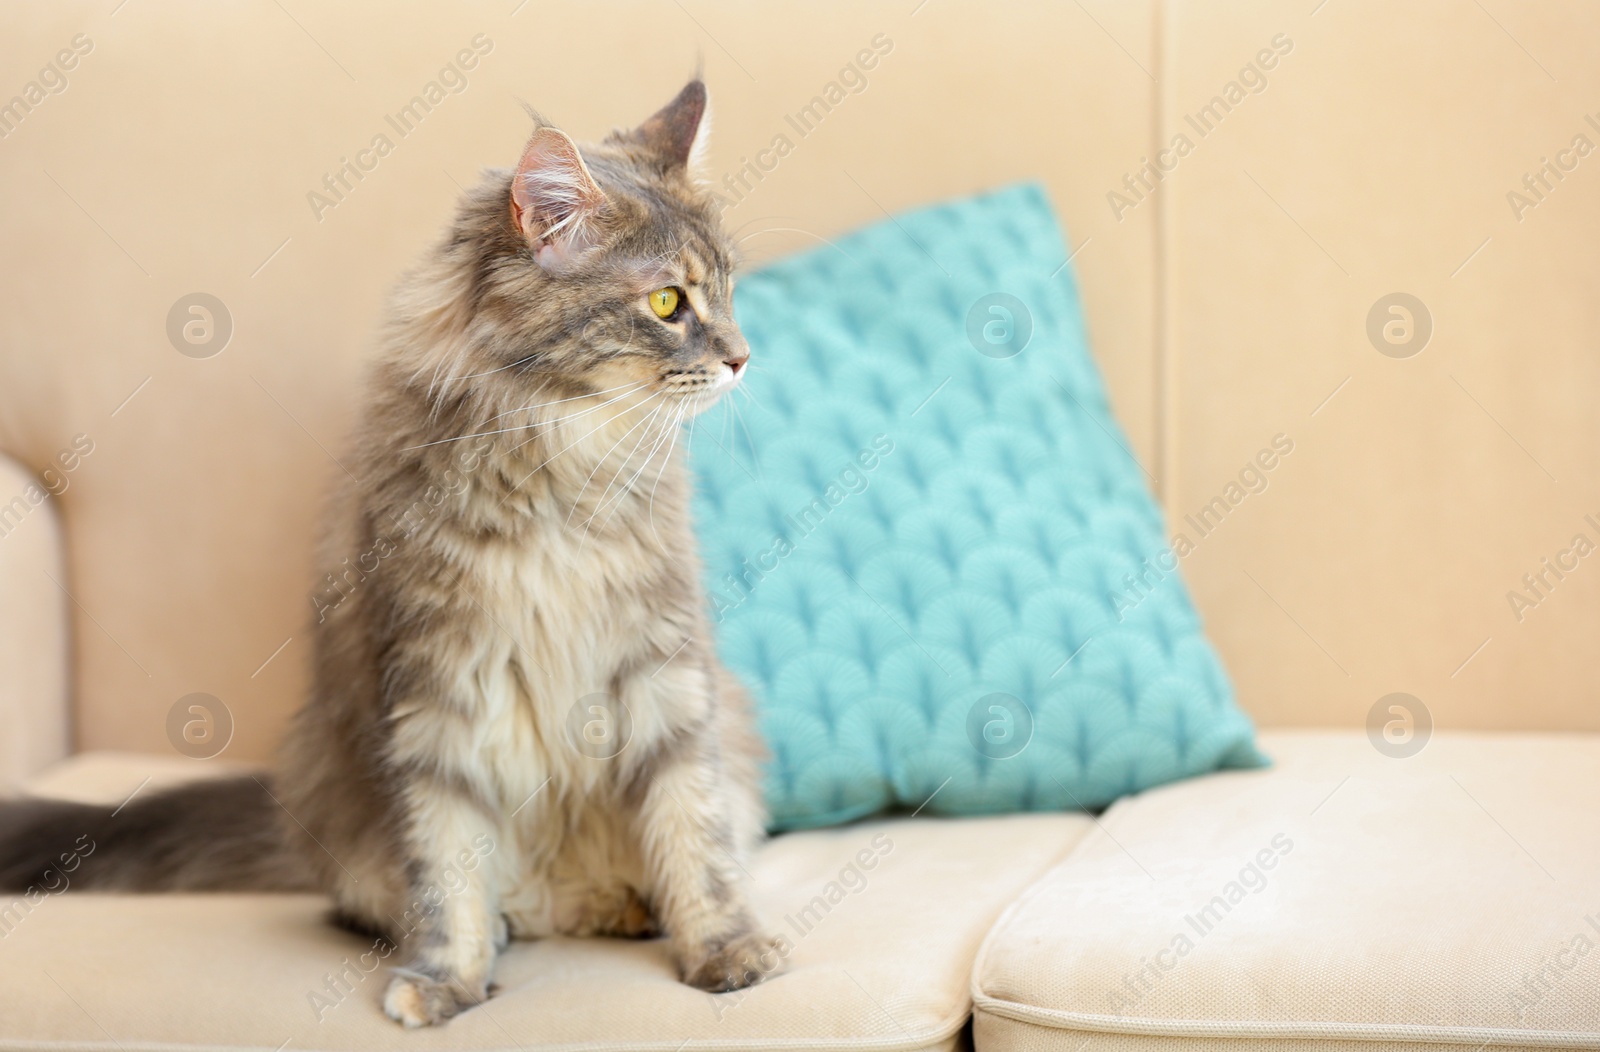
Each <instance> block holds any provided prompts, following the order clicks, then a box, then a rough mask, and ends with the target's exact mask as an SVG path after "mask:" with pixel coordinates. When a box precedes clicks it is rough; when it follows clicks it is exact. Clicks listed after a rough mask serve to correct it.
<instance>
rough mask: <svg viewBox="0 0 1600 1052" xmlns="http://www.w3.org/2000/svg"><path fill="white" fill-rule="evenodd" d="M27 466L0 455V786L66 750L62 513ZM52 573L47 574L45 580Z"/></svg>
mask: <svg viewBox="0 0 1600 1052" xmlns="http://www.w3.org/2000/svg"><path fill="white" fill-rule="evenodd" d="M55 504H56V502H55V501H54V500H51V499H48V496H47V491H46V490H45V488H44V487H43V486H42V485H41V484H40V482H39V480H38V478H36V477H35V476H34V474H33V473H32V472H31V471H29V470H28V469H26V468H24V467H23V466H22V465H20V464H18V463H17V462H16V461H14V460H11V459H10V458H8V457H6V456H4V455H0V728H3V730H0V791H4V792H12V791H14V790H15V789H16V788H17V787H18V786H19V785H20V784H21V783H22V782H23V781H24V780H25V779H27V778H28V777H29V776H30V775H32V774H34V773H35V772H37V771H39V770H41V769H42V768H44V767H45V766H47V765H49V764H51V763H54V762H55V761H57V760H59V759H61V758H62V757H64V756H65V755H66V754H67V751H68V748H69V740H70V735H71V712H70V709H69V699H68V690H67V675H68V673H67V669H68V665H67V661H68V610H67V607H68V605H69V604H70V602H71V600H70V599H69V598H68V597H67V595H66V593H65V592H63V591H62V589H61V586H60V585H58V584H57V583H56V582H57V581H59V582H61V584H66V583H67V582H66V569H65V565H64V562H65V559H64V555H65V553H64V546H63V544H62V533H61V519H60V517H59V516H58V515H57V514H56V508H55ZM52 578H54V580H52Z"/></svg>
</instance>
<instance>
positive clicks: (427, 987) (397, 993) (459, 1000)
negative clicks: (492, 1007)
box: [383, 968, 489, 1027]
mask: <svg viewBox="0 0 1600 1052" xmlns="http://www.w3.org/2000/svg"><path fill="white" fill-rule="evenodd" d="M488 996H489V991H488V988H487V986H485V987H484V988H483V989H481V990H478V991H477V992H476V995H474V993H473V991H471V990H468V989H467V988H466V986H464V985H463V984H462V983H461V981H460V980H458V979H452V980H446V979H434V978H432V977H430V976H426V975H423V974H422V973H421V972H413V971H410V970H409V969H402V968H396V969H395V970H394V975H393V977H392V978H390V980H389V989H388V990H387V991H385V992H384V995H383V1011H384V1013H385V1014H387V1015H388V1017H389V1018H390V1019H393V1020H394V1021H395V1022H397V1023H399V1024H400V1025H401V1026H405V1027H419V1026H438V1025H439V1024H440V1023H443V1022H445V1021H446V1020H448V1019H449V1018H450V1017H451V1016H453V1015H456V1014H457V1013H459V1012H461V1011H462V1010H463V1009H467V1008H471V1007H473V1006H474V1005H477V1004H481V1003H482V1002H483V1000H484V999H485V998H486V997H488Z"/></svg>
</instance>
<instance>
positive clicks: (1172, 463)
mask: <svg viewBox="0 0 1600 1052" xmlns="http://www.w3.org/2000/svg"><path fill="white" fill-rule="evenodd" d="M1170 3H1171V0H1155V2H1154V9H1153V12H1152V16H1151V17H1152V21H1153V22H1154V26H1153V32H1152V44H1151V50H1152V51H1153V52H1154V55H1153V61H1152V63H1151V64H1152V65H1153V66H1154V67H1155V70H1156V83H1155V88H1154V91H1153V93H1152V94H1153V99H1152V102H1151V106H1150V111H1151V137H1152V139H1153V140H1154V141H1153V142H1152V143H1151V147H1150V152H1151V156H1152V157H1153V156H1156V154H1157V153H1158V152H1159V151H1160V150H1161V148H1162V146H1163V144H1164V143H1166V142H1167V130H1168V129H1167V114H1168V112H1169V110H1170V106H1169V103H1170V99H1169V98H1168V90H1169V89H1168V85H1169V84H1171V83H1172V81H1173V77H1172V70H1171V68H1170V67H1171V65H1172V63H1173V61H1174V57H1175V51H1176V49H1175V48H1174V47H1173V41H1172V39H1171V25H1172V21H1173V18H1172V12H1171V11H1170V10H1169V9H1168V8H1169V4H1170ZM1162 189H1166V190H1167V192H1166V193H1162V192H1161V190H1162ZM1151 196H1152V197H1153V198H1154V199H1155V200H1154V201H1153V202H1152V203H1153V204H1154V205H1155V220H1154V222H1155V231H1154V233H1153V235H1152V237H1153V240H1154V245H1153V248H1152V255H1153V256H1154V268H1153V270H1154V278H1153V280H1152V282H1151V284H1152V286H1153V287H1152V289H1151V298H1152V300H1153V301H1154V303H1153V305H1152V315H1153V318H1152V322H1151V325H1152V330H1153V332H1152V335H1153V341H1152V342H1153V344H1154V352H1155V355H1154V357H1155V361H1154V363H1153V369H1154V378H1155V383H1154V388H1155V392H1154V394H1155V399H1154V400H1155V406H1154V412H1155V429H1154V430H1155V445H1156V448H1155V458H1156V470H1155V476H1156V499H1157V500H1159V501H1160V502H1161V505H1162V507H1163V509H1164V510H1165V511H1166V514H1167V521H1168V522H1174V521H1176V518H1177V501H1178V450H1177V430H1178V429H1177V415H1178V411H1177V395H1176V391H1177V386H1178V378H1177V375H1176V374H1177V369H1176V348H1175V346H1174V344H1175V341H1174V339H1173V333H1172V325H1171V318H1172V313H1173V310H1172V306H1173V305H1172V274H1171V269H1172V212H1173V207H1172V205H1173V202H1172V201H1171V200H1170V198H1171V196H1172V188H1171V187H1170V186H1169V187H1161V186H1158V187H1157V188H1156V190H1155V191H1154V192H1153V193H1152V194H1151Z"/></svg>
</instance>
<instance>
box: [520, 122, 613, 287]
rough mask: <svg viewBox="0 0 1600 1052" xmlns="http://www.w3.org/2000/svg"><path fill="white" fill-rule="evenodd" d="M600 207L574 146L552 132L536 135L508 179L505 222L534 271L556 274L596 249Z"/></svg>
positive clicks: (601, 202) (602, 200) (597, 191)
mask: <svg viewBox="0 0 1600 1052" xmlns="http://www.w3.org/2000/svg"><path fill="white" fill-rule="evenodd" d="M605 204H606V195H605V193H604V192H603V191H602V190H601V189H600V186H599V184H598V183H596V182H595V181H594V176H593V175H591V174H589V167H588V165H586V164H584V163H583V157H582V155H580V154H579V153H578V146H577V144H576V143H574V142H573V141H572V140H571V139H570V138H568V137H567V135H566V134H565V133H564V132H562V131H559V130H557V129H555V128H550V127H542V128H538V129H536V130H535V131H534V133H533V138H531V139H529V140H528V145H527V148H526V149H524V150H523V151H522V160H520V161H518V162H517V170H516V173H515V174H514V175H512V177H511V220H512V222H513V223H515V224H516V226H517V229H518V230H520V231H522V236H523V237H525V238H527V239H528V244H529V246H530V247H531V248H532V249H533V254H534V258H535V259H537V260H538V261H539V265H540V266H542V267H544V268H545V269H546V270H557V269H560V268H561V267H562V266H564V265H566V264H567V263H569V262H571V261H572V260H574V259H576V258H577V257H579V256H581V255H583V254H584V253H585V252H587V251H588V250H589V249H591V248H593V247H594V246H595V245H596V244H598V243H599V240H600V230H599V216H600V212H601V210H602V209H603V208H604V207H605Z"/></svg>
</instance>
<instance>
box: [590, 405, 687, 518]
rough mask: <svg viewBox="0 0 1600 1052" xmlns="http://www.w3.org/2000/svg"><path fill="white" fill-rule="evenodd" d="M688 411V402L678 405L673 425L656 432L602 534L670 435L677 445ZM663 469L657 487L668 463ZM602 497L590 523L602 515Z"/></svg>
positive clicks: (614, 501)
mask: <svg viewBox="0 0 1600 1052" xmlns="http://www.w3.org/2000/svg"><path fill="white" fill-rule="evenodd" d="M688 411H689V404H688V403H687V402H680V403H679V404H678V407H677V411H676V412H675V413H674V414H673V417H672V421H671V423H669V424H667V425H666V426H665V427H663V428H660V429H659V430H658V431H657V432H656V440H655V443H654V444H653V445H652V446H651V447H650V452H649V453H648V454H646V455H645V458H644V463H642V464H640V465H639V469H638V470H637V471H635V472H634V473H633V477H632V478H630V479H628V481H627V483H626V484H625V485H624V486H623V487H622V489H621V490H620V491H619V492H618V493H617V496H616V498H615V499H614V500H613V501H612V503H611V512H610V514H608V515H607V516H606V518H605V521H604V522H602V523H601V524H600V532H601V533H604V532H605V528H606V527H607V526H609V525H610V524H611V520H612V519H613V518H615V517H616V514H617V511H618V510H619V509H620V508H621V507H622V502H623V501H624V500H626V499H627V496H628V494H630V493H632V492H633V484H634V483H635V482H637V481H639V476H640V475H642V474H644V471H645V469H646V468H648V467H649V466H650V462H651V461H653V460H655V458H656V454H657V453H659V452H660V451H661V447H662V445H663V444H665V443H666V441H667V436H668V435H669V434H671V435H672V441H673V444H674V445H676V444H677V434H676V432H677V429H678V427H679V426H680V425H681V424H682V423H683V415H684V414H685V413H687V412H688ZM634 452H638V446H635V447H634ZM671 458H672V452H671V450H670V449H669V450H668V452H667V459H668V460H671ZM628 459H629V460H631V459H633V453H629V454H628ZM622 463H623V468H624V469H626V468H627V464H628V462H627V461H626V460H625V461H623V462H622ZM661 467H662V470H661V471H658V472H657V473H656V484H657V485H660V483H661V475H662V473H663V472H664V471H665V469H666V461H663V462H662V465H661ZM606 488H607V489H608V490H609V489H610V487H609V486H608V487H606ZM654 492H655V490H654V489H653V488H652V489H651V493H654ZM600 497H601V500H600V505H599V507H596V508H595V510H594V514H591V515H590V516H589V521H590V522H593V521H594V516H595V515H598V514H599V513H600V511H601V509H603V508H604V507H605V494H603V493H602V494H601V495H600ZM584 533H585V534H586V535H587V533H588V528H587V526H585V529H584Z"/></svg>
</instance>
